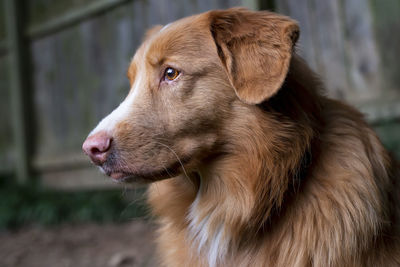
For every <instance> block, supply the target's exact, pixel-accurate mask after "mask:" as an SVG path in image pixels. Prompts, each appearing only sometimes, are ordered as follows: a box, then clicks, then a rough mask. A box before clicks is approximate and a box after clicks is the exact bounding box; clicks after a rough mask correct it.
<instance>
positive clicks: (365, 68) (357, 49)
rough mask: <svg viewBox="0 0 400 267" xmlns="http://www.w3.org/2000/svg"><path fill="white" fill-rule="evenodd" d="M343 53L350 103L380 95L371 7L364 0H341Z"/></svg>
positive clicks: (377, 59)
mask: <svg viewBox="0 0 400 267" xmlns="http://www.w3.org/2000/svg"><path fill="white" fill-rule="evenodd" d="M342 5H343V6H342V10H343V22H344V23H343V24H344V28H345V32H346V40H345V41H346V55H347V62H348V71H349V73H348V75H349V82H350V86H351V89H352V90H351V94H350V95H349V99H350V101H351V102H353V103H362V102H366V101H371V100H372V99H376V98H378V97H379V96H380V94H381V90H379V88H381V78H380V69H381V66H380V62H379V57H378V53H377V48H376V40H375V38H374V32H373V29H372V18H371V10H370V8H369V5H368V3H367V2H366V1H364V0H347V1H342Z"/></svg>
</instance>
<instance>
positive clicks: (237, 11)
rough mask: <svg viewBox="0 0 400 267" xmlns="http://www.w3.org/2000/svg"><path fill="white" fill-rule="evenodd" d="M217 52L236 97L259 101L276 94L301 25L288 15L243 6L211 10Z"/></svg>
mask: <svg viewBox="0 0 400 267" xmlns="http://www.w3.org/2000/svg"><path fill="white" fill-rule="evenodd" d="M209 15H210V17H209V19H210V30H211V33H212V35H213V38H214V41H215V43H216V45H217V49H218V55H219V57H220V59H221V61H222V64H223V65H224V66H225V68H226V70H227V73H228V76H229V79H230V81H231V83H232V85H233V87H234V89H235V91H236V94H237V96H238V97H239V99H241V100H242V101H243V102H245V103H248V104H259V103H261V102H263V101H264V100H266V99H268V98H269V97H271V96H272V95H274V94H275V93H276V92H277V91H278V90H279V88H280V87H281V86H282V83H283V82H284V80H285V77H286V75H287V72H288V69H289V65H290V59H291V56H292V52H293V47H294V45H295V43H296V41H297V39H298V36H299V26H298V25H297V23H296V22H295V21H294V20H291V19H290V18H288V17H285V16H282V15H278V14H274V13H271V12H267V11H260V12H254V11H249V10H246V9H243V8H232V9H228V10H217V11H211V12H210V13H209Z"/></svg>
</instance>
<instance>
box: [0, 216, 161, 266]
mask: <svg viewBox="0 0 400 267" xmlns="http://www.w3.org/2000/svg"><path fill="white" fill-rule="evenodd" d="M154 229H155V227H154V225H152V224H150V223H148V222H145V221H143V220H137V221H133V222H129V223H125V224H101V225H97V224H83V225H82V224H78V225H62V226H56V227H51V228H43V227H28V228H24V229H20V230H18V231H15V232H4V231H3V232H0V266H2V267H16V266H20V267H55V266H57V267H70V266H71V267H128V266H129V267H155V266H157V264H156V260H155V259H154V243H153V241H152V240H153V235H154Z"/></svg>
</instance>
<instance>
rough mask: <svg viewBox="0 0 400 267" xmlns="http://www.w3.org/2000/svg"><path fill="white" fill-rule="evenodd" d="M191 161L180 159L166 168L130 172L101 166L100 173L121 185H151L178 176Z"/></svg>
mask: <svg viewBox="0 0 400 267" xmlns="http://www.w3.org/2000/svg"><path fill="white" fill-rule="evenodd" d="M190 161H191V158H189V157H187V158H182V159H179V160H177V161H176V162H174V163H172V164H170V165H168V166H167V167H165V166H162V167H154V168H151V167H150V168H146V169H143V170H141V171H132V170H129V169H128V168H127V169H124V168H116V167H112V166H111V167H110V166H109V165H103V166H101V167H100V169H101V171H102V172H103V173H105V174H106V175H107V176H109V177H111V178H112V179H113V180H114V181H117V182H122V183H131V182H138V183H151V182H155V181H159V180H163V179H169V178H173V177H176V176H178V175H179V174H181V173H182V172H183V171H185V165H187V164H188V163H189V162H190Z"/></svg>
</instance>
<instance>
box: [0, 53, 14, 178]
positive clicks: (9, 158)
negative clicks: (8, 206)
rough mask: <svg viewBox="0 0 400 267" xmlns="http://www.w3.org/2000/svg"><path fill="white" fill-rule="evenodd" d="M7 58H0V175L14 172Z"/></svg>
mask: <svg viewBox="0 0 400 267" xmlns="http://www.w3.org/2000/svg"><path fill="white" fill-rule="evenodd" d="M9 71H10V69H9V67H8V57H6V56H3V57H1V58H0V125H1V127H0V173H2V172H12V171H14V167H15V166H14V162H15V158H14V157H15V153H13V152H14V137H13V131H12V129H13V126H12V123H11V105H10V99H11V96H10V94H11V90H10V80H9V76H10V73H9Z"/></svg>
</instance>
